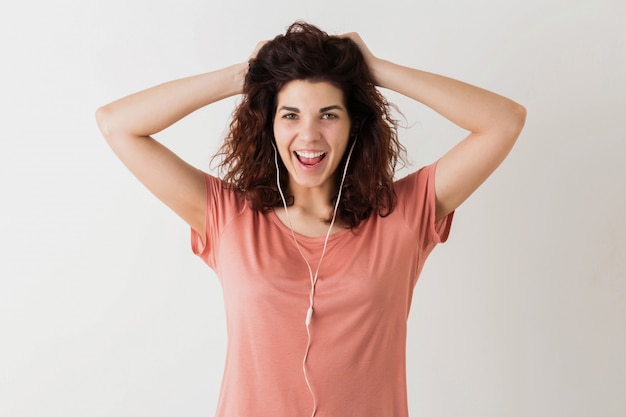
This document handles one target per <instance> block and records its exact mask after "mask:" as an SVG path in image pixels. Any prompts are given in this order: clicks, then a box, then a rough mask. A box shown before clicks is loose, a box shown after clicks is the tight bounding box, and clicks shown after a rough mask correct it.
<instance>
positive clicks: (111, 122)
mask: <svg viewBox="0 0 626 417" xmlns="http://www.w3.org/2000/svg"><path fill="white" fill-rule="evenodd" d="M247 68H248V64H247V62H245V63H241V64H237V65H233V66H230V67H227V68H224V69H221V70H218V71H213V72H209V73H206V74H201V75H196V76H192V77H188V78H183V79H180V80H176V81H170V82H167V83H165V84H161V85H158V86H155V87H152V88H149V89H147V90H144V91H141V92H138V93H135V94H132V95H130V96H127V97H124V98H121V99H119V100H117V101H114V102H113V103H110V104H107V105H106V106H103V107H101V108H99V109H98V110H97V112H96V120H97V122H98V126H99V128H100V130H101V131H102V134H103V135H104V137H105V138H106V140H107V142H108V143H109V145H110V146H111V148H112V149H113V151H114V152H115V154H116V155H117V156H118V157H119V158H120V159H121V160H122V162H123V163H124V164H125V165H126V166H127V167H128V168H129V169H130V171H131V172H132V173H133V174H134V175H135V176H136V177H137V178H138V179H139V180H140V181H141V182H142V183H143V184H144V185H145V186H146V187H147V188H148V189H149V190H150V191H151V192H152V193H153V194H154V195H155V196H157V197H158V198H159V199H160V200H162V201H163V202H164V203H165V204H167V205H168V206H169V207H170V208H171V209H172V210H174V211H175V212H176V213H177V214H178V215H179V216H180V217H181V218H183V220H185V221H186V222H187V223H188V224H189V225H190V226H191V227H192V228H193V229H194V230H195V231H197V232H198V233H199V234H200V236H202V237H203V238H204V237H205V236H204V235H205V202H206V191H205V185H204V177H203V174H202V172H201V171H199V170H197V169H196V168H194V167H192V166H191V165H189V164H187V163H186V162H185V161H183V160H182V159H181V158H179V157H178V156H177V155H175V154H174V153H173V152H172V151H170V150H169V149H167V148H166V147H165V146H163V145H162V144H160V143H159V142H157V141H156V140H154V139H153V138H152V137H151V135H153V134H155V133H157V132H159V131H161V130H163V129H165V128H166V127H168V126H170V125H172V124H173V123H175V122H176V121H178V120H180V119H182V118H183V117H185V116H187V115H188V114H190V113H192V112H193V111H195V110H197V109H199V108H201V107H203V106H206V105H208V104H210V103H213V102H215V101H218V100H221V99H223V98H226V97H229V96H232V95H235V94H238V93H240V92H241V89H242V87H243V80H244V77H245V74H246V71H247Z"/></svg>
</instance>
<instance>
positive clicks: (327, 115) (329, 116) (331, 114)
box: [322, 113, 339, 120]
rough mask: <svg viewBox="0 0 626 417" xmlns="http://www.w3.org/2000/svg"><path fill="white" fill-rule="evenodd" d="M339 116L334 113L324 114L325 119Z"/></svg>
mask: <svg viewBox="0 0 626 417" xmlns="http://www.w3.org/2000/svg"><path fill="white" fill-rule="evenodd" d="M337 118H339V116H337V115H336V114H334V113H324V114H322V119H324V120H332V119H337Z"/></svg>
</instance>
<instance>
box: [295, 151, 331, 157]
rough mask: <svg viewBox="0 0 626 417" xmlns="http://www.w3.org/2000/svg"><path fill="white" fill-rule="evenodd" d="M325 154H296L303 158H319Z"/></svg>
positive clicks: (301, 152)
mask: <svg viewBox="0 0 626 417" xmlns="http://www.w3.org/2000/svg"><path fill="white" fill-rule="evenodd" d="M324 153H325V152H309V151H296V154H297V155H298V156H301V157H303V158H318V157H320V156H322V155H324Z"/></svg>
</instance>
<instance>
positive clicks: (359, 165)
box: [97, 23, 525, 417]
mask: <svg viewBox="0 0 626 417" xmlns="http://www.w3.org/2000/svg"><path fill="white" fill-rule="evenodd" d="M376 86H379V87H384V88H388V89H391V90H394V91H396V92H398V93H401V94H404V95H406V96H408V97H410V98H413V99H415V100H417V101H419V102H421V103H423V104H425V105H427V106H429V107H430V108H432V109H433V110H435V111H437V112H439V113H440V114H441V115H443V116H444V117H446V118H447V119H449V120H450V121H452V122H453V123H456V124H457V125H459V126H460V127H462V128H465V129H467V130H468V131H469V132H470V133H469V135H468V136H467V137H466V138H465V139H464V140H463V141H461V142H460V143H459V144H457V145H456V146H455V147H454V148H452V149H451V150H450V151H448V152H447V153H446V154H445V155H443V156H442V157H441V158H440V159H439V160H438V161H437V162H435V163H433V164H432V165H430V166H427V167H424V168H422V169H420V170H419V171H417V172H415V173H413V174H410V175H408V176H407V177H406V178H403V179H401V180H399V181H395V182H394V181H393V174H394V168H395V163H396V161H397V160H398V158H400V157H401V156H402V151H403V148H402V146H401V145H400V144H399V143H398V141H397V136H396V130H395V123H394V121H393V120H392V119H391V118H390V115H389V108H388V104H387V103H386V101H385V99H384V98H383V97H382V96H381V95H380V93H379V92H378V90H377V88H376ZM240 93H241V94H243V96H242V102H241V104H240V105H239V106H238V107H237V109H236V111H235V113H234V118H233V121H232V123H231V126H230V131H229V134H228V135H227V138H226V141H225V143H224V145H223V146H222V149H221V152H220V154H221V155H222V157H223V159H222V163H221V167H222V168H223V170H224V171H225V175H224V178H223V180H220V179H218V178H215V177H213V176H211V175H208V174H206V173H203V172H202V171H200V170H198V169H196V168H194V167H192V166H190V165H188V164H187V163H185V162H184V161H183V160H181V159H180V158H179V157H177V156H176V155H175V154H173V153H172V152H171V151H169V150H168V149H166V148H165V147H164V146H163V145H161V144H159V143H158V142H156V141H155V140H154V139H152V138H151V137H150V135H152V134H154V133H156V132H159V131H161V130H163V129H165V128H166V127H168V126H170V125H171V124H173V123H175V122H176V121H178V120H180V119H181V118H183V117H185V116H186V115H188V114H189V113H191V112H193V111H195V110H197V109H199V108H201V107H203V106H205V105H208V104H210V103H213V102H215V101H218V100H220V99H223V98H226V97H229V96H233V95H235V94H240ZM97 120H98V124H99V126H100V129H101V130H102V132H103V134H104V136H105V137H106V139H107V141H108V142H109V144H110V145H111V147H112V148H113V150H114V151H115V153H116V154H117V155H118V156H119V157H120V159H121V160H122V161H123V162H124V163H125V164H126V165H127V166H128V167H129V169H130V170H131V171H132V172H133V173H134V174H135V175H136V176H137V177H138V178H139V180H140V181H142V182H143V183H144V184H145V185H146V186H147V187H148V188H149V189H150V190H151V191H152V192H153V193H154V194H155V195H156V196H157V197H158V198H160V199H161V200H162V201H163V202H165V203H166V204H167V205H168V206H169V207H171V208H172V210H174V211H175V212H176V213H177V214H178V215H179V216H181V217H182V218H183V219H184V220H185V221H186V222H187V223H188V224H189V225H190V226H191V229H192V247H193V250H194V252H195V253H196V254H197V255H199V256H200V257H201V258H202V259H203V260H204V261H205V262H206V263H207V264H208V265H209V266H210V267H211V268H213V269H214V270H215V271H216V273H217V275H218V277H219V279H220V282H221V284H222V287H223V292H224V299H225V306H226V313H227V329H228V337H229V343H228V354H227V358H226V365H225V370H224V375H223V381H222V391H221V395H220V400H219V405H218V410H217V415H218V416H272V417H277V416H289V417H292V416H297V415H300V416H304V415H309V414H310V415H317V416H351V415H354V416H376V417H384V416H394V417H399V416H407V415H408V407H407V396H406V376H405V373H406V365H405V348H406V320H407V317H408V312H409V308H410V303H411V296H412V291H413V287H414V285H415V283H416V281H417V278H418V276H419V273H420V271H421V269H422V266H423V264H424V261H425V260H426V258H427V256H428V254H429V253H430V251H431V250H432V249H433V247H434V246H435V245H436V244H437V243H439V242H443V241H445V240H446V239H447V236H448V232H449V228H450V224H451V221H452V215H453V212H454V210H455V209H456V208H457V207H458V206H459V205H460V204H461V203H462V202H463V201H464V200H465V199H466V198H467V197H468V196H469V195H470V194H471V193H472V192H473V191H474V190H476V188H477V187H478V186H479V185H480V184H481V183H482V182H483V181H484V180H485V179H486V178H487V177H488V176H489V175H490V174H491V173H492V172H493V171H494V170H495V169H496V167H497V166H498V165H499V164H500V163H501V162H502V160H503V159H504V158H505V156H506V155H507V154H508V153H509V151H510V149H511V147H512V146H513V144H514V142H515V140H516V139H517V137H518V135H519V133H520V131H521V129H522V126H523V124H524V120H525V110H524V108H523V107H522V106H520V105H518V104H516V103H514V102H513V101H511V100H509V99H506V98H504V97H501V96H499V95H496V94H493V93H490V92H488V91H485V90H482V89H479V88H477V87H473V86H470V85H467V84H465V83H462V82H459V81H455V80H452V79H449V78H445V77H442V76H439V75H435V74H430V73H426V72H422V71H419V70H415V69H411V68H406V67H403V66H400V65H397V64H394V63H392V62H389V61H386V60H383V59H380V58H378V57H376V56H375V55H373V54H372V53H371V52H370V51H369V49H368V48H367V46H366V45H365V43H364V42H363V41H362V39H361V38H360V37H359V35H357V34H356V33H350V34H346V35H342V36H328V35H327V34H326V33H324V32H322V31H320V30H319V29H317V28H315V27H314V26H311V25H308V24H305V23H295V24H293V25H292V26H291V27H290V28H289V29H288V30H287V33H286V34H285V35H280V36H277V37H276V38H275V39H274V40H272V41H269V42H266V43H261V44H259V45H258V47H257V49H256V50H255V52H253V54H252V56H251V58H250V60H249V62H245V63H241V64H237V65H233V66H230V67H227V68H224V69H221V70H218V71H214V72H210V73H206V74H201V75H197V76H194V77H189V78H185V79H181V80H176V81H172V82H169V83H166V84H162V85H159V86H156V87H153V88H150V89H148V90H145V91H142V92H139V93H136V94H133V95H131V96H128V97H125V98H122V99H120V100H118V101H116V102H113V103H111V104H109V105H107V106H104V107H103V108H101V109H99V110H98V112H97Z"/></svg>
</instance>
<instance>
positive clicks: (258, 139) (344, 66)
mask: <svg viewBox="0 0 626 417" xmlns="http://www.w3.org/2000/svg"><path fill="white" fill-rule="evenodd" d="M293 80H307V81H311V82H320V81H325V82H329V83H331V84H333V85H335V86H336V87H338V88H339V89H341V90H342V92H343V95H344V98H345V102H346V103H345V104H346V107H347V109H348V113H349V115H350V118H351V121H352V126H353V131H354V132H353V133H354V136H353V137H352V138H351V141H354V140H356V138H357V137H358V140H357V142H356V144H355V147H354V151H353V155H352V158H351V161H350V166H349V167H348V171H347V174H346V178H345V182H344V188H343V191H342V194H341V201H340V202H339V206H338V209H337V220H339V221H341V222H342V223H344V224H345V225H346V226H347V227H349V228H354V227H356V226H358V225H359V223H360V222H361V221H362V220H364V219H366V218H367V217H369V216H370V215H371V214H372V213H376V214H378V215H380V216H387V215H389V214H390V213H391V212H392V211H393V209H394V207H395V205H396V195H395V192H394V188H393V176H394V173H395V168H396V164H397V163H398V161H399V160H403V159H404V158H403V157H404V153H405V149H404V147H403V146H402V145H401V144H400V142H399V141H398V135H397V123H396V121H395V120H394V119H393V118H392V117H391V115H390V107H389V103H388V102H387V100H386V99H385V98H384V97H383V95H382V94H381V93H380V92H379V91H378V89H377V88H376V85H375V82H374V78H373V76H372V74H371V73H370V71H369V69H368V67H367V64H366V62H365V59H364V57H363V54H362V53H361V51H360V50H359V48H358V46H357V45H356V44H355V43H354V42H353V41H352V40H350V39H347V38H341V37H338V36H332V35H328V34H327V33H326V32H323V31H322V30H320V29H318V28H317V27H315V26H313V25H311V24H308V23H304V22H295V23H293V24H292V25H291V26H289V28H288V29H287V32H286V33H285V35H278V36H277V37H275V38H274V39H273V40H271V41H269V42H267V43H266V44H265V45H263V47H262V48H261V49H260V50H259V51H258V54H257V55H256V57H255V58H254V59H252V60H250V62H249V70H248V73H247V75H246V79H245V83H244V87H243V98H242V101H241V103H240V104H239V105H238V106H237V108H236V109H235V111H234V113H233V119H232V121H231V123H230V130H229V133H228V134H227V136H226V138H225V141H224V143H223V145H222V146H221V148H220V150H219V151H218V153H217V155H216V156H221V157H222V159H221V161H220V163H219V165H218V166H219V168H220V171H221V172H222V173H223V174H224V175H223V179H224V181H225V182H226V184H228V185H229V186H232V187H233V188H234V189H237V190H240V191H241V192H243V193H244V194H245V196H246V198H247V199H248V201H249V203H250V206H251V208H252V209H253V210H257V211H267V210H271V209H272V208H273V207H276V206H279V205H281V204H282V200H281V197H280V193H279V190H278V187H277V184H276V166H275V164H274V148H273V146H272V144H273V143H274V133H273V120H274V116H275V113H276V105H277V104H276V97H277V94H278V92H279V91H280V90H281V89H282V88H283V87H284V86H285V85H286V84H287V83H289V82H290V81H293ZM345 163H346V155H344V157H343V160H342V162H341V164H340V166H339V167H338V170H340V172H341V171H342V170H343V167H344V166H345ZM279 169H280V177H281V184H280V186H281V188H282V189H283V190H287V181H288V174H287V170H286V168H285V166H284V164H282V161H280V162H279ZM338 182H339V179H338ZM338 186H339V184H337V187H338ZM333 203H334V202H333ZM287 204H289V205H291V204H293V197H292V196H288V202H287Z"/></svg>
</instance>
